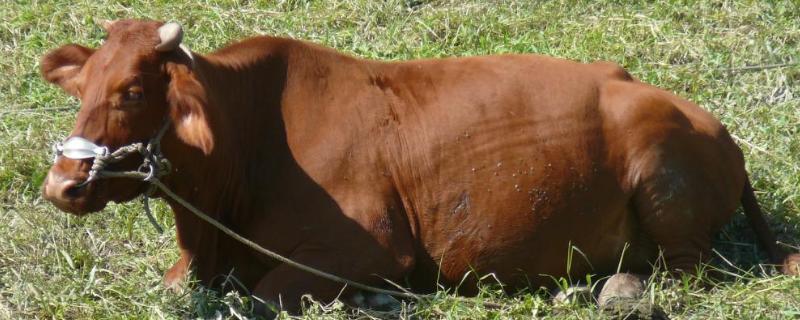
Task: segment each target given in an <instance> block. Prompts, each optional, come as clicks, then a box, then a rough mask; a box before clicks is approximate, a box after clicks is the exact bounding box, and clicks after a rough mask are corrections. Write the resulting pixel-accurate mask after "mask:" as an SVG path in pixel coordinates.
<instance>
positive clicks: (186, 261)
mask: <svg viewBox="0 0 800 320" xmlns="http://www.w3.org/2000/svg"><path fill="white" fill-rule="evenodd" d="M191 263H192V255H191V253H189V251H187V250H184V249H181V256H180V257H179V258H178V261H176V262H175V264H173V265H172V267H171V268H169V270H167V272H165V273H164V286H165V287H167V288H168V289H172V290H180V289H182V288H183V285H184V284H185V283H186V279H187V277H188V274H189V266H190V265H191Z"/></svg>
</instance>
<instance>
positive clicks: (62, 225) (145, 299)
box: [0, 0, 800, 319]
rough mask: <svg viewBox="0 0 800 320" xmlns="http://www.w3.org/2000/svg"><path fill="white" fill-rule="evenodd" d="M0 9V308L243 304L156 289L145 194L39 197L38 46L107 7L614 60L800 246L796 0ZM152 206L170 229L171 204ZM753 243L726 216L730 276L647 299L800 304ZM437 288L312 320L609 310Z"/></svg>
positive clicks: (358, 47)
mask: <svg viewBox="0 0 800 320" xmlns="http://www.w3.org/2000/svg"><path fill="white" fill-rule="evenodd" d="M0 17H2V18H0V318H14V319H17V318H67V319H85V318H101V319H102V318H155V319H159V318H185V317H221V318H237V317H239V316H240V315H241V314H244V315H246V314H247V303H246V302H247V298H243V297H240V296H237V295H226V296H218V295H215V294H214V293H213V292H208V291H204V290H202V289H201V288H194V289H187V290H185V291H184V292H181V293H173V292H171V291H168V290H166V289H164V288H163V287H162V286H161V284H160V281H161V276H162V273H163V271H164V270H165V269H166V268H168V267H169V266H170V265H171V263H172V262H174V260H175V259H176V258H177V248H176V245H175V242H174V230H172V228H169V229H170V230H169V231H168V232H166V233H165V234H163V235H159V234H157V233H156V232H155V231H154V229H153V228H152V227H151V226H150V225H149V224H148V223H147V220H146V219H145V218H144V217H143V216H142V215H141V214H140V213H141V206H140V205H139V203H138V202H135V203H129V204H122V205H111V206H109V207H108V208H106V209H105V210H104V212H102V213H99V214H94V215H91V216H88V217H86V218H83V219H78V218H75V217H72V216H70V215H67V214H64V213H61V212H59V211H58V210H56V209H55V208H54V207H52V206H50V205H49V204H48V203H46V202H44V201H42V199H41V197H40V194H39V188H40V186H41V183H42V180H43V178H44V175H45V174H46V170H47V168H48V166H49V164H50V160H51V153H50V144H51V143H53V142H54V141H57V140H58V139H60V138H62V137H63V136H64V135H65V134H66V133H67V132H68V131H69V130H70V129H71V127H72V124H73V121H74V116H75V113H76V111H77V106H78V104H77V101H76V100H75V99H73V98H70V97H68V96H67V95H66V94H64V93H63V92H61V91H60V89H58V88H56V87H55V86H51V85H48V84H46V83H45V82H44V81H43V80H42V79H41V76H40V75H39V72H38V67H39V66H38V60H39V58H40V57H41V56H42V55H43V54H44V53H45V52H46V51H48V50H50V49H53V48H56V47H57V46H60V45H62V44H66V43H71V42H77V43H82V44H85V45H89V46H97V45H98V44H99V43H100V41H101V39H102V37H103V31H102V29H101V28H100V27H99V26H98V21H99V20H100V19H114V18H132V17H137V18H152V19H160V20H173V21H178V22H180V23H182V24H183V26H184V30H185V31H186V37H185V43H186V44H188V46H189V47H190V48H192V49H193V50H194V51H197V52H209V51H211V50H214V49H215V48H219V47H221V46H223V45H225V44H226V43H228V42H230V41H233V40H235V39H240V38H242V37H245V36H248V35H255V34H271V35H281V36H289V37H294V38H301V39H308V40H312V41H315V42H318V43H322V44H325V45H327V46H331V47H334V48H336V49H338V50H340V51H343V52H347V53H350V54H353V55H357V56H361V57H366V58H374V59H388V60H400V59H413V58H422V57H445V56H466V55H478V54H494V53H506V52H516V53H538V54H545V55H551V56H557V57H562V58H567V59H573V60H579V61H594V60H601V59H602V60H611V61H615V62H618V63H620V64H622V65H623V66H625V68H627V69H628V70H629V71H630V73H631V74H633V75H634V76H635V77H637V78H639V79H641V80H643V81H645V82H648V83H651V84H654V85H657V86H660V87H663V88H666V89H668V90H671V91H673V92H676V93H677V94H679V95H681V96H684V97H686V98H689V99H690V100H693V101H695V102H697V103H698V104H700V105H702V106H703V107H704V108H706V109H708V110H710V111H711V112H713V113H714V114H715V115H717V116H718V117H719V118H720V119H721V120H722V122H723V123H725V124H726V125H727V126H728V128H729V130H730V131H731V132H732V133H733V134H734V135H735V136H736V139H737V142H738V143H739V145H740V146H741V147H742V150H743V151H744V153H745V156H746V159H747V161H748V169H749V171H750V173H751V179H752V180H753V181H754V184H755V187H756V189H758V190H760V192H759V193H758V197H759V199H760V201H761V205H762V207H763V208H764V210H765V211H766V212H767V213H768V215H769V217H768V218H769V219H768V220H769V222H770V225H771V226H772V229H773V230H775V231H776V232H777V233H778V236H779V238H780V240H781V241H783V242H785V243H787V244H789V245H792V244H793V245H795V246H796V245H797V244H798V243H800V231H799V230H800V65H797V64H794V65H792V64H791V63H792V62H797V61H800V3H798V2H797V1H755V0H754V1H749V0H731V1H723V0H712V1H697V2H695V1H675V0H673V1H657V2H656V3H651V2H633V1H603V2H600V1H598V2H595V1H566V0H565V1H473V0H469V1H424V0H405V1H393V0H388V1H371V0H332V1H301V0H285V1H276V2H272V1H211V0H205V1H203V0H201V1H185V0H182V1H165V0H152V1H138V0H126V1H119V2H116V1H26V0H7V1H3V2H2V4H0ZM787 64H788V65H787ZM155 209H156V215H157V218H158V219H159V220H160V222H161V223H162V224H163V225H165V226H168V227H172V226H173V221H172V217H171V213H170V212H169V211H168V210H167V209H166V207H165V206H164V205H163V204H161V203H158V204H157V205H156V208H155ZM753 243H754V239H753V235H752V232H751V231H750V229H749V228H748V227H747V225H746V223H745V221H744V218H743V217H742V215H741V214H740V215H737V218H736V219H735V221H734V222H733V223H732V224H731V225H730V226H728V227H727V228H726V229H725V230H724V231H723V232H722V234H721V235H720V236H719V237H718V239H717V240H716V246H715V247H716V248H717V251H718V252H719V255H720V258H719V259H717V260H718V261H717V262H716V263H717V266H718V267H720V268H722V269H724V270H728V271H730V272H731V276H730V277H729V279H728V280H727V281H725V282H723V283H721V284H719V285H717V286H715V287H714V288H713V289H708V290H706V289H703V288H701V287H700V286H698V285H695V284H694V283H693V282H690V281H678V282H677V283H674V284H668V282H666V281H664V280H662V279H661V278H660V277H656V278H655V279H654V281H652V282H651V285H650V287H649V288H648V291H647V296H646V299H648V300H649V301H651V302H654V303H656V304H658V305H660V306H661V307H662V308H663V309H664V310H665V311H666V312H667V313H668V314H669V315H670V316H671V317H672V318H674V319H708V318H729V319H745V318H752V319H777V318H796V317H800V279H797V278H787V277H783V276H775V274H774V272H773V271H771V269H770V268H769V267H764V266H761V265H759V263H763V262H765V261H766V259H765V256H764V254H763V253H762V252H760V251H759V249H758V248H757V247H756V246H755V245H754V244H753ZM796 249H797V247H795V249H794V250H796ZM723 257H724V258H723ZM734 266H735V267H734ZM439 296H440V298H439V299H434V300H431V301H426V302H421V303H411V304H407V305H405V307H404V309H403V310H401V311H399V312H397V313H392V314H369V313H366V312H360V313H355V314H354V313H352V312H349V313H348V311H345V310H344V309H343V308H342V306H341V305H339V304H334V305H331V306H320V305H312V306H311V307H309V309H308V310H307V312H306V315H305V317H306V318H309V319H321V318H326V319H327V318H345V317H353V316H357V317H370V316H373V317H387V316H392V317H401V318H492V319H505V318H509V317H511V318H531V317H543V318H546V317H553V318H595V317H601V316H602V315H601V314H600V313H599V312H598V311H596V308H595V307H594V306H592V305H583V304H563V305H553V304H552V303H551V302H550V301H549V300H548V299H547V298H546V296H545V295H542V294H520V295H516V296H512V297H508V296H503V295H501V294H499V293H498V292H497V291H496V290H493V289H491V288H487V289H486V290H485V292H483V293H482V294H481V296H480V297H479V299H483V300H488V301H493V302H495V303H498V304H500V305H501V306H502V307H501V308H499V309H489V308H486V307H484V306H481V305H480V304H474V303H467V302H463V301H458V300H455V299H452V298H451V297H450V296H448V295H447V294H445V293H440V294H439Z"/></svg>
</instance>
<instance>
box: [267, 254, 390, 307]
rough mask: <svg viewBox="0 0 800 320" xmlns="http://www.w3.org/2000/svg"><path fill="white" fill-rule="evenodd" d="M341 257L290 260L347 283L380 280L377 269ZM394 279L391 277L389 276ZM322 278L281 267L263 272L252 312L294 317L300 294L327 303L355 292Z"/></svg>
mask: <svg viewBox="0 0 800 320" xmlns="http://www.w3.org/2000/svg"><path fill="white" fill-rule="evenodd" d="M344 257H345V255H335V254H325V253H323V254H319V252H318V254H317V255H314V254H312V253H309V254H307V255H303V256H299V257H297V256H295V257H292V259H293V260H295V261H297V262H299V263H302V264H305V265H308V266H312V267H314V268H316V269H319V270H322V271H326V272H329V273H331V274H335V275H337V276H340V277H343V278H345V279H348V280H353V281H358V282H361V283H366V284H372V285H377V284H379V283H380V282H381V281H382V280H380V279H381V278H380V277H379V276H377V275H376V274H378V272H377V270H375V269H374V268H365V264H366V263H364V262H363V261H351V260H346V259H344ZM390 278H394V277H390ZM345 287H346V286H345V285H344V284H343V283H338V282H334V281H330V280H327V279H323V278H321V277H318V276H316V275H313V274H311V273H308V272H306V271H302V270H300V269H296V268H294V267H291V266H289V265H286V264H282V265H280V266H278V267H276V268H275V269H273V270H272V271H270V272H269V273H267V274H266V275H265V276H264V277H263V278H262V279H261V280H260V281H259V282H258V284H257V285H256V287H255V288H254V290H253V292H252V293H253V295H255V296H256V297H258V298H259V299H261V300H263V302H264V304H261V303H257V304H256V313H258V314H262V315H274V312H275V311H278V310H285V311H287V312H289V313H290V314H298V313H300V312H301V309H302V301H301V300H302V297H303V295H306V294H308V295H310V296H311V297H312V298H313V299H314V300H315V301H319V302H322V303H329V302H331V301H333V300H335V299H337V298H341V299H343V300H344V299H348V298H349V296H350V295H352V294H353V293H355V290H352V289H353V288H352V287H347V289H346V290H344V291H343V288H345Z"/></svg>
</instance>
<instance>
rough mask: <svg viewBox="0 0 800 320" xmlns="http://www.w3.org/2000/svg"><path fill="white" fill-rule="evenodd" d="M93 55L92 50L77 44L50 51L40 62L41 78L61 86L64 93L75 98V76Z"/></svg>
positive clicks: (76, 92)
mask: <svg viewBox="0 0 800 320" xmlns="http://www.w3.org/2000/svg"><path fill="white" fill-rule="evenodd" d="M93 53H94V49H90V48H87V47H84V46H80V45H77V44H68V45H65V46H63V47H61V48H58V49H55V50H53V51H50V52H48V53H47V54H46V55H45V56H44V57H43V58H42V61H41V70H42V76H44V78H45V80H47V81H49V82H51V83H55V84H57V85H59V86H61V88H64V91H66V92H67V93H69V94H71V95H73V96H75V97H77V96H78V83H77V81H76V78H77V75H78V73H79V72H80V71H81V68H83V65H84V64H85V63H86V60H88V59H89V57H90V56H92V54H93Z"/></svg>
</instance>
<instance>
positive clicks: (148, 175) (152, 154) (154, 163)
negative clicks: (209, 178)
mask: <svg viewBox="0 0 800 320" xmlns="http://www.w3.org/2000/svg"><path fill="white" fill-rule="evenodd" d="M169 126H170V121H169V120H168V119H167V120H164V124H163V125H162V126H161V128H160V129H159V130H158V133H157V134H156V135H155V136H154V137H153V138H152V139H150V141H148V142H147V144H144V143H141V142H136V143H132V144H129V145H125V146H122V147H120V148H119V149H117V150H114V152H111V153H109V154H103V155H97V156H96V157H95V158H94V162H93V163H92V168H91V169H90V170H89V178H87V179H86V181H84V182H83V183H81V185H85V184H87V183H89V182H92V181H94V180H97V179H104V178H133V179H137V180H142V181H145V182H151V181H153V180H154V179H158V178H160V177H162V176H164V175H167V174H168V173H169V172H170V170H171V168H172V166H171V165H170V163H169V161H168V160H167V159H166V158H165V157H164V155H163V154H162V153H161V138H162V137H164V134H165V133H166V132H167V129H169ZM136 153H138V154H140V155H141V156H142V158H143V159H144V160H143V161H142V164H141V165H140V166H139V169H138V170H135V171H110V170H106V167H107V166H108V165H110V164H112V163H116V162H120V161H122V160H123V159H125V158H127V157H128V156H129V155H131V154H136ZM155 189H156V186H155V185H153V184H150V185H149V186H148V189H147V191H145V192H144V193H143V194H142V206H143V207H144V213H145V215H146V216H147V220H149V221H150V224H152V225H153V228H155V229H156V231H158V233H160V234H163V233H164V228H162V227H161V225H159V224H158V221H157V220H156V218H155V217H154V216H153V213H152V211H151V210H150V197H151V196H152V195H153V192H155Z"/></svg>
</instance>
